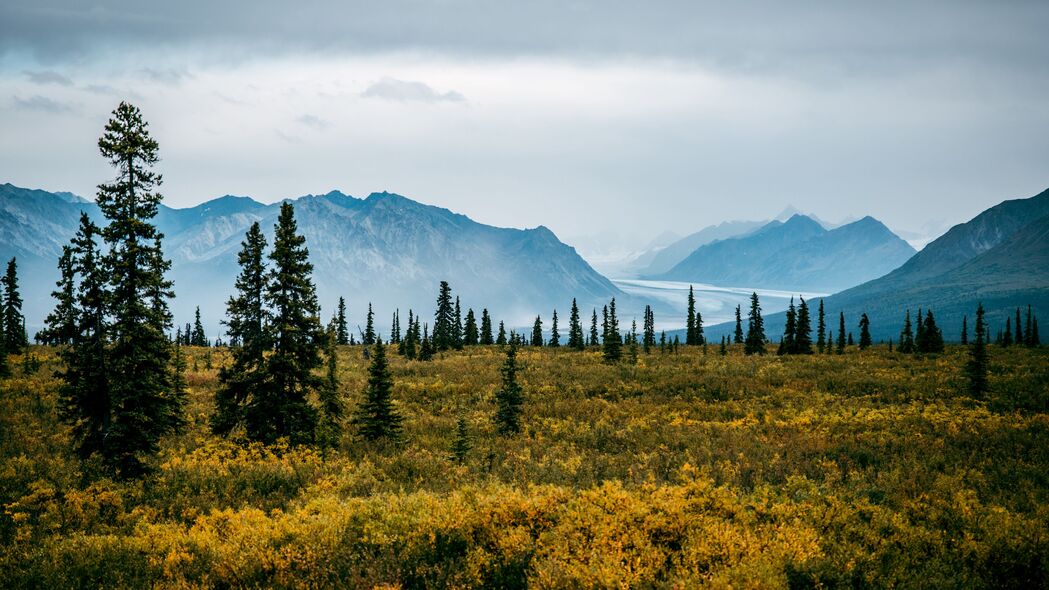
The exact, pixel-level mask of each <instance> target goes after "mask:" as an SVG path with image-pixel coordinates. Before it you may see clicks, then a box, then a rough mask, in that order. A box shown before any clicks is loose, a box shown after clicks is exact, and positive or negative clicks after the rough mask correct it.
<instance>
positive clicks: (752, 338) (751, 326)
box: [743, 292, 765, 355]
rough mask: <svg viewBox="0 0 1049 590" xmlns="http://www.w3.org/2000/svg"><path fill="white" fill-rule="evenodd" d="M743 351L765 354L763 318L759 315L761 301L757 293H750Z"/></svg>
mask: <svg viewBox="0 0 1049 590" xmlns="http://www.w3.org/2000/svg"><path fill="white" fill-rule="evenodd" d="M744 344H745V346H744V348H743V352H745V353H746V354H748V355H749V354H765V320H764V319H763V318H762V317H761V303H760V302H759V301H758V294H757V293H756V292H755V293H751V294H750V313H749V314H748V315H747V338H746V341H745V343H744Z"/></svg>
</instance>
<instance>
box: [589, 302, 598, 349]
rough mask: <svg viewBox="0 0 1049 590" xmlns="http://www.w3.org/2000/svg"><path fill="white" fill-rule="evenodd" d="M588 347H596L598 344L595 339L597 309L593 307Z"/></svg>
mask: <svg viewBox="0 0 1049 590" xmlns="http://www.w3.org/2000/svg"><path fill="white" fill-rule="evenodd" d="M588 344H589V345H590V346H597V345H598V344H599V342H598V339H597V308H596V307H595V308H594V310H593V312H592V315H591V316H590V342H588Z"/></svg>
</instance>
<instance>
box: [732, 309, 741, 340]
mask: <svg viewBox="0 0 1049 590" xmlns="http://www.w3.org/2000/svg"><path fill="white" fill-rule="evenodd" d="M741 312H742V309H740V306H739V304H738V303H737V304H736V331H735V332H733V334H732V342H733V343H734V344H743V316H742V315H741Z"/></svg>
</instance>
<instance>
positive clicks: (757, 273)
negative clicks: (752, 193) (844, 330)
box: [650, 214, 915, 292]
mask: <svg viewBox="0 0 1049 590" xmlns="http://www.w3.org/2000/svg"><path fill="white" fill-rule="evenodd" d="M914 253H915V251H914V248H912V247H911V246H910V245H909V244H907V242H905V241H904V240H902V239H901V238H900V237H899V236H897V235H896V234H894V233H892V231H890V230H889V228H887V227H885V225H884V224H882V223H881V222H879V221H878V220H876V219H874V218H873V217H869V216H868V217H864V218H863V219H860V220H859V221H854V222H852V223H847V224H845V225H842V226H839V227H836V228H834V229H830V230H828V229H826V228H825V227H824V226H823V224H821V223H820V222H818V221H816V220H815V219H813V218H811V217H809V216H806V215H801V214H793V215H792V216H791V217H790V218H788V219H787V220H786V221H782V222H781V221H778V220H773V221H771V222H769V223H767V224H766V225H764V226H762V227H761V228H759V229H757V230H754V231H751V232H749V233H746V234H744V235H741V236H736V237H731V238H727V239H723V240H717V241H714V242H711V243H708V244H706V245H704V246H701V247H699V248H697V249H696V250H695V251H694V252H692V253H691V254H689V255H688V256H687V257H686V258H685V259H684V260H682V261H681V262H679V263H678V264H677V265H675V266H674V267H673V268H671V269H670V270H668V271H667V272H665V273H662V274H659V275H655V276H652V277H650V278H653V279H661V280H673V281H687V282H697V283H707V284H713V285H720V286H734V287H739V286H749V287H755V288H766V289H785V290H796V291H814V292H834V291H838V290H842V289H846V288H848V287H851V286H854V285H857V284H859V283H862V282H864V281H867V280H870V279H872V278H875V277H878V276H881V275H883V274H885V273H886V272H889V271H890V270H892V269H894V268H896V267H898V266H899V265H900V264H902V263H903V262H905V261H906V260H907V259H909V258H910V257H911V256H913V255H914Z"/></svg>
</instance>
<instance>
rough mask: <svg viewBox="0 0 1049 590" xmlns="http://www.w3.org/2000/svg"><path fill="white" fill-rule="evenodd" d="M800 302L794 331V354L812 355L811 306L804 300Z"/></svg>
mask: <svg viewBox="0 0 1049 590" xmlns="http://www.w3.org/2000/svg"><path fill="white" fill-rule="evenodd" d="M799 299H800V298H799ZM800 301H801V303H800V304H799V305H798V318H797V323H796V328H795V330H794V353H795V354H812V319H811V318H810V316H809V304H808V302H806V301H805V300H804V299H800Z"/></svg>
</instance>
